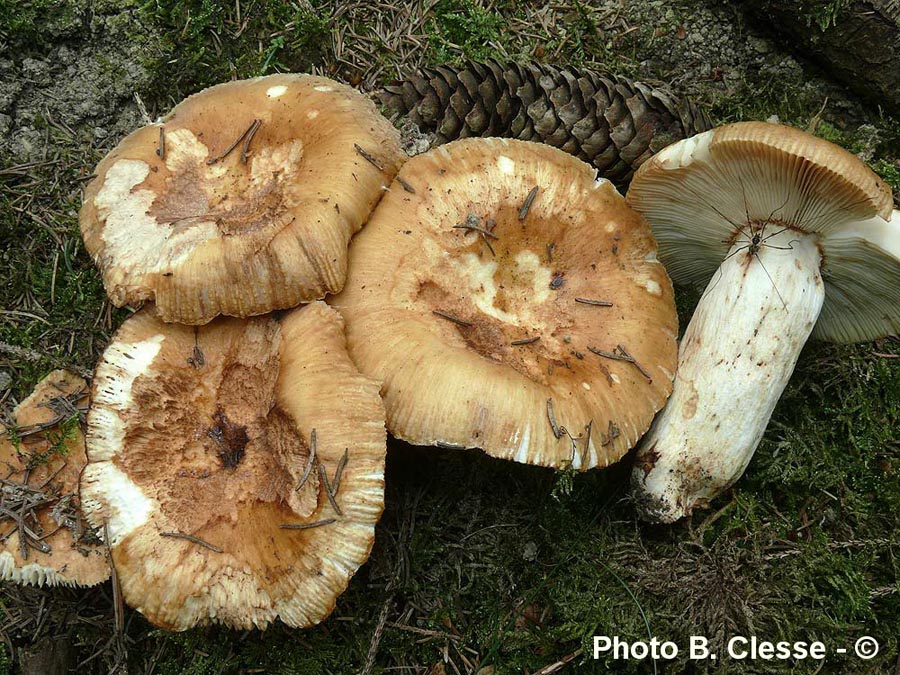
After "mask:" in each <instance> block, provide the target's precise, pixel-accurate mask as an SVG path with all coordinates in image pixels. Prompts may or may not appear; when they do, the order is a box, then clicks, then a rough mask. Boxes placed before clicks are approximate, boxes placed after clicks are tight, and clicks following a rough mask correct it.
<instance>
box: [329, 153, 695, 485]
mask: <svg viewBox="0 0 900 675" xmlns="http://www.w3.org/2000/svg"><path fill="white" fill-rule="evenodd" d="M350 258H351V262H350V274H349V277H348V281H347V284H346V286H345V288H344V291H343V292H342V293H341V294H340V295H338V296H335V297H334V298H333V299H331V302H332V304H333V305H334V306H335V307H337V308H338V309H339V310H340V311H341V313H342V314H343V315H344V318H345V319H346V321H347V331H348V345H349V349H350V353H351V356H352V357H353V359H354V360H355V362H356V363H357V365H359V367H360V369H361V370H362V371H363V372H364V373H366V374H367V375H369V376H371V377H373V378H375V379H377V380H381V381H383V382H384V384H383V387H382V393H383V395H384V398H385V405H386V408H387V420H388V422H387V423H388V430H389V431H390V432H391V433H392V434H393V435H395V436H397V437H399V438H402V439H404V440H406V441H409V442H411V443H415V444H418V445H437V446H443V447H451V448H456V447H466V448H481V449H483V450H484V451H485V452H487V453H488V454H490V455H493V456H495V457H501V458H505V459H510V460H515V461H518V462H525V463H530V464H538V465H542V466H552V467H563V466H573V467H575V468H576V469H581V470H585V469H589V468H591V467H595V466H605V465H607V464H609V463H611V462H615V461H616V460H618V459H619V458H620V457H621V456H622V455H623V454H624V453H625V452H627V450H628V449H629V448H630V447H632V445H633V444H634V443H635V441H637V439H638V438H640V436H641V435H642V434H643V433H644V432H645V431H646V430H647V427H648V426H649V425H650V422H651V420H652V419H653V415H654V414H655V413H656V411H657V410H659V409H660V408H661V407H662V406H663V405H664V404H665V401H666V398H667V397H668V395H669V393H670V391H671V386H672V378H673V377H674V375H673V373H674V370H675V361H676V350H677V348H676V342H675V339H676V333H677V316H676V313H675V305H674V301H673V296H672V287H671V284H670V282H669V278H668V276H667V275H666V272H665V269H664V268H663V266H662V265H661V264H660V263H659V262H658V261H657V259H656V242H655V240H654V238H653V235H652V234H651V233H650V228H649V227H648V226H647V224H646V222H645V221H644V220H643V219H642V218H641V217H640V216H639V215H638V214H637V213H636V212H634V211H633V210H631V209H630V208H629V207H628V206H627V205H626V204H625V200H624V199H623V198H622V197H621V196H620V195H619V194H618V192H616V190H615V188H614V187H613V186H612V184H610V183H609V182H608V181H605V180H603V179H595V172H594V170H593V169H592V168H591V167H590V166H588V165H587V164H585V163H584V162H581V161H580V160H578V159H575V158H574V157H571V156H569V155H567V154H566V153H564V152H562V151H560V150H557V149H555V148H551V147H549V146H545V145H540V144H536V143H527V142H522V141H512V140H501V139H467V140H462V141H456V142H453V143H449V144H447V145H444V146H441V147H439V148H437V149H434V150H431V151H429V152H427V153H425V154H422V155H419V156H417V157H414V158H412V159H411V160H409V162H407V164H406V165H405V166H404V167H403V169H401V171H400V173H399V174H398V176H397V179H396V180H395V182H394V185H393V186H392V190H391V192H390V193H388V195H386V196H385V198H384V199H383V200H382V202H381V203H380V205H379V206H378V208H377V209H376V210H375V212H374V213H373V214H372V217H371V218H370V221H369V223H368V224H367V225H366V228H365V229H364V230H363V232H362V233H361V234H360V235H359V236H358V237H356V238H355V239H354V242H353V244H352V246H351V249H350Z"/></svg>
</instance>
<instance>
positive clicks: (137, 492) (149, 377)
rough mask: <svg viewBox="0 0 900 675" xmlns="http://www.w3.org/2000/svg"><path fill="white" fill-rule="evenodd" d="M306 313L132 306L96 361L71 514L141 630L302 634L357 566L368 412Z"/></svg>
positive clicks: (348, 371) (371, 417) (370, 512)
mask: <svg viewBox="0 0 900 675" xmlns="http://www.w3.org/2000/svg"><path fill="white" fill-rule="evenodd" d="M342 323H343V322H342V320H341V318H340V316H339V315H338V314H337V312H335V311H334V310H332V309H330V308H329V307H328V306H327V305H325V304H323V303H320V302H317V303H313V304H311V305H307V306H305V307H302V308H300V309H297V310H294V311H292V312H291V313H289V314H288V315H287V316H285V317H284V318H283V319H282V320H278V319H275V318H273V317H271V316H270V317H260V318H255V319H250V320H238V319H230V318H219V319H217V320H215V321H214V322H212V323H210V324H208V325H206V326H203V327H199V328H191V327H188V326H180V325H173V324H165V323H163V322H161V321H160V320H159V319H158V318H156V317H154V316H153V315H152V314H150V313H148V312H146V311H142V312H139V313H138V314H136V315H135V316H133V317H132V318H130V319H128V320H127V321H126V322H125V323H124V324H123V325H122V327H121V328H120V329H119V331H118V333H117V334H116V336H115V338H114V339H113V341H112V343H111V344H110V346H109V347H108V348H107V350H106V352H105V353H104V355H103V358H102V360H101V361H100V364H99V365H98V367H97V371H96V376H95V380H94V404H93V406H92V408H91V411H90V413H89V415H88V457H89V464H88V466H87V467H86V469H85V471H84V476H83V479H82V496H83V499H84V503H85V510H86V511H87V514H88V517H89V519H90V520H91V522H92V523H93V524H95V526H97V527H98V528H100V527H105V528H107V529H108V533H109V545H110V548H111V552H112V558H113V562H114V564H115V567H116V571H117V574H118V578H119V581H120V584H121V587H122V593H123V597H124V599H125V601H126V602H127V603H129V604H130V605H132V606H133V607H135V608H136V609H137V610H138V611H140V612H141V613H142V614H144V615H145V616H146V617H147V618H148V619H149V620H150V621H151V622H153V623H154V624H156V625H157V626H160V627H164V628H168V629H172V630H184V629H187V628H190V627H191V626H195V625H198V624H208V623H222V624H225V625H228V626H232V627H235V628H251V627H254V626H255V627H259V628H262V627H265V626H266V625H267V624H269V623H271V622H272V621H274V620H275V619H276V618H280V619H281V620H282V621H283V622H284V623H286V624H288V625H290V626H309V625H311V624H314V623H317V622H319V621H321V620H322V619H324V618H325V617H326V616H328V614H329V613H330V612H331V611H332V609H333V608H334V604H335V599H336V598H337V596H338V595H339V594H340V593H341V592H342V591H343V590H344V589H345V588H346V586H347V583H348V581H349V578H350V577H351V576H352V575H353V573H354V572H355V571H356V569H357V568H358V567H359V566H360V565H361V564H362V563H363V562H365V560H366V559H367V558H368V555H369V551H370V549H371V546H372V543H373V540H374V528H375V523H376V521H377V520H378V518H379V516H380V514H381V511H382V508H383V503H384V453H385V430H384V408H383V406H382V403H381V400H380V398H379V395H378V385H377V384H376V383H375V382H373V381H372V380H370V379H368V378H366V377H363V376H362V375H360V374H359V372H358V371H357V370H356V367H355V366H354V365H353V364H352V362H351V361H350V358H349V356H348V355H347V352H346V347H345V338H344V333H343V326H342Z"/></svg>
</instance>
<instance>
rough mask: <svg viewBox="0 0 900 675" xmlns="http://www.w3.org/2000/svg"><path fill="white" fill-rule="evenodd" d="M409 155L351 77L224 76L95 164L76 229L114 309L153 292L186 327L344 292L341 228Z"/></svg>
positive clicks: (360, 217)
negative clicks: (240, 78)
mask: <svg viewBox="0 0 900 675" xmlns="http://www.w3.org/2000/svg"><path fill="white" fill-rule="evenodd" d="M229 149H230V151H229ZM226 153H227V154H226ZM366 156H368V157H369V158H370V159H367V158H366ZM405 157H406V156H405V155H404V154H403V152H402V150H401V149H400V144H399V136H398V134H397V132H396V131H395V130H394V128H393V127H392V126H391V124H390V123H389V122H388V121H387V120H385V119H384V118H383V117H382V116H381V115H380V114H379V113H378V111H377V110H376V108H375V106H374V105H373V104H372V102H371V101H369V100H368V99H367V98H366V97H365V96H363V95H362V94H360V93H359V92H357V91H355V90H354V89H352V88H350V87H348V86H346V85H342V84H339V83H337V82H334V81H332V80H329V79H326V78H322V77H315V76H311V75H271V76H268V77H260V78H256V79H253V80H243V81H237V82H229V83H227V84H220V85H217V86H215V87H210V88H209V89H206V90H204V91H202V92H200V93H198V94H195V95H193V96H191V97H189V98H187V99H185V100H184V101H182V102H181V103H180V104H178V105H177V106H175V108H174V109H173V110H172V112H170V113H169V114H168V115H167V116H166V117H165V118H164V119H163V120H162V121H161V122H160V123H158V124H151V125H148V126H145V127H143V128H141V129H138V130H137V131H135V132H134V133H132V134H131V135H130V136H128V137H127V138H125V140H123V141H122V142H121V143H120V144H119V145H118V147H116V148H115V149H114V150H113V151H112V152H110V154H109V155H107V157H106V158H105V159H104V160H103V161H102V162H100V164H99V166H98V167H97V171H96V173H97V177H96V178H95V179H94V180H93V181H92V182H91V183H90V184H89V185H88V186H87V189H86V190H85V194H84V205H83V207H82V209H81V213H80V224H81V232H82V235H83V237H84V241H85V247H86V248H87V250H88V252H89V253H90V254H91V256H92V257H93V258H94V260H95V261H96V263H97V265H98V266H99V267H100V269H101V271H102V273H103V283H104V285H105V286H106V290H107V293H108V294H109V296H110V298H111V300H112V302H113V303H114V304H115V305H117V306H122V305H125V304H135V303H139V302H142V301H145V300H152V301H155V303H156V311H157V312H158V314H159V316H160V317H161V318H162V319H163V320H164V321H175V322H179V323H187V324H203V323H206V322H208V321H209V320H211V319H212V318H213V317H215V316H216V315H218V314H226V315H230V316H251V315H256V314H263V313H266V312H270V311H272V310H274V309H281V308H286V307H294V306H296V305H297V304H299V303H301V302H308V301H310V300H314V299H317V298H322V297H324V296H325V294H326V293H333V292H336V291H339V290H340V289H341V287H342V286H343V283H344V278H345V277H346V270H347V244H348V242H349V241H350V237H351V236H352V235H353V234H354V233H355V232H356V231H357V230H359V228H360V227H361V226H362V224H363V222H365V219H366V217H367V216H368V214H369V212H370V211H371V209H372V208H373V207H374V206H375V204H376V203H377V202H378V200H379V199H380V198H381V194H382V188H383V186H384V185H386V184H387V183H389V182H390V180H391V178H393V176H394V174H395V173H396V172H397V169H398V168H399V166H400V164H401V163H402V162H403V161H404V159H405ZM376 165H377V166H376Z"/></svg>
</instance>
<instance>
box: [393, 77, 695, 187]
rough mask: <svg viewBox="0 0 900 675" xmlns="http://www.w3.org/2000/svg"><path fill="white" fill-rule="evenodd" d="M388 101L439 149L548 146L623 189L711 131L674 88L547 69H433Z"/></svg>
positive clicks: (398, 87) (401, 84)
mask: <svg viewBox="0 0 900 675" xmlns="http://www.w3.org/2000/svg"><path fill="white" fill-rule="evenodd" d="M380 96H381V101H382V103H383V104H384V105H385V107H386V108H387V109H388V110H389V111H390V112H391V113H392V114H401V115H408V116H409V118H410V119H411V120H412V122H413V123H415V124H416V125H417V126H418V127H419V128H420V129H422V130H423V131H429V132H432V133H434V134H435V136H436V139H435V143H436V144H440V143H446V142H448V141H452V140H455V139H457V138H466V137H468V136H502V137H506V138H518V139H521V140H526V141H540V142H543V143H547V144H549V145H552V146H555V147H557V148H561V149H562V150H565V151H566V152H569V153H571V154H573V155H575V156H576V157H579V158H581V159H583V160H584V161H586V162H588V163H590V164H593V165H594V166H595V167H597V170H598V171H599V172H600V175H602V176H604V177H606V178H608V179H610V180H612V181H613V182H615V183H617V184H620V185H621V184H623V183H627V181H628V180H629V179H630V178H631V175H632V174H633V173H634V170H635V169H636V168H637V167H639V166H640V165H641V163H642V162H644V161H645V160H646V159H647V158H648V157H650V156H651V155H652V154H653V153H655V152H657V151H658V150H660V149H662V148H664V147H665V146H667V145H669V144H670V143H674V142H675V141H677V140H680V139H682V138H685V137H686V136H692V135H693V134H696V133H699V132H701V131H706V130H707V129H709V128H710V127H711V124H710V121H709V118H708V117H707V116H706V114H705V113H703V112H702V111H701V110H699V109H698V108H697V107H696V106H695V105H694V104H693V103H691V102H690V101H687V100H684V99H679V98H678V97H676V96H675V95H674V94H672V93H671V92H670V91H668V90H666V89H662V88H655V87H650V86H648V85H646V84H643V83H641V82H632V81H631V80H627V79H625V78H622V77H616V76H614V75H609V74H606V73H597V72H593V71H575V70H572V69H569V68H558V67H555V66H549V65H545V64H531V65H528V66H521V65H517V64H510V65H506V66H503V65H501V64H499V63H497V62H495V61H489V62H488V63H471V62H470V63H468V64H467V66H466V67H465V68H463V69H454V68H450V67H447V66H440V67H438V68H427V69H425V70H424V71H423V72H422V74H420V75H411V76H409V77H408V78H407V79H406V80H400V81H397V82H394V83H393V84H391V85H389V86H388V87H386V88H385V89H384V90H383V91H382V92H381V93H380Z"/></svg>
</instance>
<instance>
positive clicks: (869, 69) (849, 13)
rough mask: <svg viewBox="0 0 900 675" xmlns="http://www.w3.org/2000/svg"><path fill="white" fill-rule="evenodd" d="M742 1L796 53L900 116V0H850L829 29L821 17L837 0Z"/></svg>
mask: <svg viewBox="0 0 900 675" xmlns="http://www.w3.org/2000/svg"><path fill="white" fill-rule="evenodd" d="M738 1H739V3H740V4H741V5H743V7H744V8H745V9H746V10H747V11H748V12H750V14H751V15H752V16H753V17H754V18H755V19H757V21H758V23H759V25H761V26H763V27H765V28H767V29H769V30H771V31H773V32H775V33H779V34H781V35H782V36H783V37H786V38H787V40H786V42H787V44H788V45H789V46H791V47H792V48H793V49H794V51H795V52H799V54H800V55H801V56H806V57H808V58H810V59H811V60H813V61H816V62H818V63H819V64H820V65H821V66H822V67H823V68H824V69H825V70H826V71H827V73H828V74H829V75H830V76H831V77H833V78H834V79H835V80H838V81H839V82H842V83H843V84H845V85H846V86H847V87H849V88H850V89H852V90H853V91H855V92H856V93H857V94H859V95H860V96H862V97H863V98H865V99H866V100H868V101H869V102H870V103H872V104H874V105H878V106H881V108H882V109H883V110H884V111H885V112H886V113H888V114H890V115H893V116H895V117H900V0H867V1H866V2H862V1H860V0H850V1H849V2H848V3H847V4H846V6H845V7H843V8H841V9H840V11H839V12H838V13H837V15H836V18H835V20H834V22H833V23H832V24H830V25H828V27H827V28H825V29H824V30H823V29H822V27H821V25H820V23H819V20H818V19H820V18H822V17H825V16H826V13H825V8H826V7H828V6H833V5H834V3H835V0H799V1H798V0H738Z"/></svg>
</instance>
